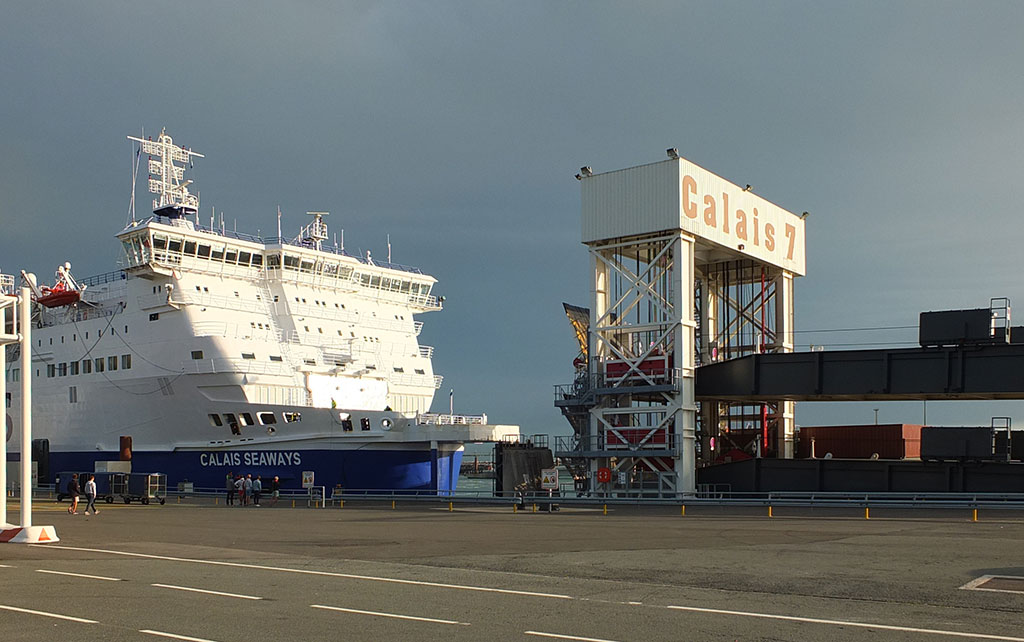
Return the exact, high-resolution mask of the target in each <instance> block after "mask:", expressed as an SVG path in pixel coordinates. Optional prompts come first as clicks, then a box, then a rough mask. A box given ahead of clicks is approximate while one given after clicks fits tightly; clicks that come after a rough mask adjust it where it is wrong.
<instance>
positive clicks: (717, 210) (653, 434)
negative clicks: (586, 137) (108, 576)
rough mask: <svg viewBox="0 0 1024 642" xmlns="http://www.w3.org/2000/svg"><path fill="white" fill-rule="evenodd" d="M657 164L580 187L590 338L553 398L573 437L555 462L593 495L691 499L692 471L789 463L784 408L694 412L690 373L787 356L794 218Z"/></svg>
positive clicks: (718, 181) (722, 407)
mask: <svg viewBox="0 0 1024 642" xmlns="http://www.w3.org/2000/svg"><path fill="white" fill-rule="evenodd" d="M668 155H669V158H668V159H667V160H664V161H660V162H656V163H651V164H648V165H641V166H639V167H632V168H628V169H622V170H617V171H611V172H606V173H597V174H595V173H593V172H592V171H591V170H590V168H588V167H585V168H582V170H581V173H580V174H579V175H577V178H578V179H579V180H580V185H581V192H582V241H583V243H584V244H585V245H586V246H587V248H588V250H589V255H590V266H591V269H590V271H591V296H590V319H589V332H588V336H589V339H588V349H587V350H586V351H585V355H586V359H585V361H583V362H582V363H580V372H579V376H578V377H577V380H576V382H575V383H574V384H573V385H571V386H559V387H558V388H557V389H556V405H557V406H559V407H561V408H562V410H563V412H564V413H565V414H566V416H567V418H569V419H570V422H571V423H573V425H574V432H575V434H574V435H573V437H572V438H571V439H568V440H562V441H560V442H559V444H558V447H556V451H558V455H559V456H561V457H563V459H564V460H567V461H570V462H572V465H571V467H572V468H573V469H574V473H575V474H576V475H577V477H578V478H579V477H580V476H581V475H580V471H581V470H583V469H585V471H586V475H585V476H586V479H587V480H588V481H587V482H586V483H585V484H580V485H581V486H584V485H585V486H586V487H587V488H588V490H589V492H592V493H598V494H604V493H610V494H618V495H624V496H630V495H646V496H650V495H656V496H676V495H680V494H691V493H694V492H695V491H696V468H697V465H698V460H699V459H703V460H705V461H711V460H713V459H714V458H715V457H716V455H717V453H721V452H723V451H727V450H730V449H733V448H737V449H745V450H746V451H747V452H752V453H754V454H758V455H769V454H773V455H776V456H779V457H792V456H793V403H792V402H785V401H776V402H765V403H759V404H757V405H753V406H751V405H729V404H723V403H712V402H706V403H704V404H701V405H698V403H697V402H696V399H695V388H694V372H695V369H696V367H697V366H698V365H701V364H706V363H711V362H713V361H720V360H725V359H731V358H735V357H739V356H744V355H747V354H752V353H758V352H791V351H792V350H793V278H794V277H795V276H801V275H803V274H804V271H805V258H804V217H803V216H797V215H794V214H792V213H790V212H788V211H786V210H784V209H782V208H781V207H779V206H777V205H775V204H773V203H771V202H769V201H767V200H765V199H764V198H761V197H760V196H758V195H756V194H755V193H754V192H753V190H752V188H751V186H750V185H747V186H746V187H739V186H738V185H735V184H733V183H731V182H729V181H727V180H725V179H723V178H721V177H719V176H716V175H715V174H712V173H711V172H709V171H707V170H705V169H703V168H701V167H699V166H697V165H695V164H693V163H691V162H689V161H687V160H685V159H683V158H680V157H679V155H678V154H677V153H676V152H675V150H673V149H670V150H668ZM584 368H585V370H584ZM578 481H581V480H579V479H578Z"/></svg>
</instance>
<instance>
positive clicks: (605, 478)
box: [597, 467, 612, 484]
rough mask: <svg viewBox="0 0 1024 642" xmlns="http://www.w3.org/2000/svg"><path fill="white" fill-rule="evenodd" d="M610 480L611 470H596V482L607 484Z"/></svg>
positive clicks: (602, 468)
mask: <svg viewBox="0 0 1024 642" xmlns="http://www.w3.org/2000/svg"><path fill="white" fill-rule="evenodd" d="M611 480H612V469H611V468H604V467H601V468H598V469H597V481H599V482H601V483H602V484H607V483H608V482H610V481H611Z"/></svg>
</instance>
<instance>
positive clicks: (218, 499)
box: [213, 497, 220, 506]
mask: <svg viewBox="0 0 1024 642" xmlns="http://www.w3.org/2000/svg"><path fill="white" fill-rule="evenodd" d="M219 503H220V498H217V497H214V498H213V505H214V506H216V505H217V504H219Z"/></svg>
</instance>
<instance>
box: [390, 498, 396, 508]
mask: <svg viewBox="0 0 1024 642" xmlns="http://www.w3.org/2000/svg"><path fill="white" fill-rule="evenodd" d="M391 510H395V500H393V499H392V500H391Z"/></svg>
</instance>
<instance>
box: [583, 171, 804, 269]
mask: <svg viewBox="0 0 1024 642" xmlns="http://www.w3.org/2000/svg"><path fill="white" fill-rule="evenodd" d="M581 185H582V199H583V212H582V214H583V216H582V221H583V236H582V240H583V242H584V243H591V242H594V241H599V240H607V239H612V238H618V237H629V236H637V235H641V234H652V233H657V232H665V231H669V232H671V231H674V230H684V231H686V232H689V233H691V234H693V235H694V236H696V237H697V239H698V240H703V241H706V242H707V243H710V244H713V245H714V246H717V247H718V248H726V249H728V250H729V251H730V252H732V253H735V254H737V255H745V256H750V257H752V258H755V259H757V260H758V261H763V262H765V263H769V264H771V265H777V266H779V267H781V268H783V269H785V270H789V271H791V272H793V273H794V274H797V275H803V274H804V273H805V272H806V259H805V255H804V244H805V242H804V220H803V218H802V217H801V216H797V215H795V214H793V213H792V212H789V211H787V210H784V209H783V208H781V207H779V206H778V205H776V204H774V203H772V202H771V201H769V200H767V199H765V198H763V197H761V196H759V195H757V194H755V193H754V192H753V188H752V187H750V186H749V185H747V186H746V187H740V186H739V185H736V184H735V183H732V182H730V181H727V180H725V179H724V178H722V177H720V176H717V175H716V174H713V173H711V172H709V171H708V170H706V169H704V168H703V167H700V166H699V165H696V164H694V163H691V162H690V161H688V160H686V159H684V158H679V159H674V160H666V161H660V162H657V163H651V164H649V165H641V166H639V167H631V168H628V169H622V170H616V171H611V172H606V173H603V174H595V175H593V176H590V177H587V178H584V179H583V181H582V184H581Z"/></svg>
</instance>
